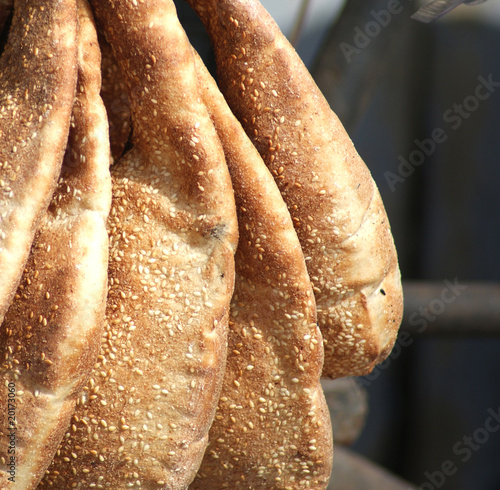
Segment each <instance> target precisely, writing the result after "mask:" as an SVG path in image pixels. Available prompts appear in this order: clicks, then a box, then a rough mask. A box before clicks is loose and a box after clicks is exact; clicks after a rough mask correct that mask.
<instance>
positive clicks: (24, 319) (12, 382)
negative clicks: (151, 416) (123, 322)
mask: <svg viewBox="0 0 500 490" xmlns="http://www.w3.org/2000/svg"><path fill="white" fill-rule="evenodd" d="M83 1H85V0H79V3H80V8H79V31H78V42H79V50H78V53H79V55H78V67H79V84H78V92H77V98H76V101H75V104H74V107H73V115H72V123H71V131H70V135H69V143H68V149H67V151H66V155H65V158H64V163H63V168H62V173H61V177H60V179H59V183H58V186H57V188H56V191H55V194H54V196H53V199H52V202H51V204H50V207H49V210H48V212H47V213H46V215H45V216H44V218H43V220H42V222H41V225H40V228H39V230H38V232H37V233H36V235H35V240H34V242H33V247H32V249H31V254H30V256H29V259H28V262H27V264H26V268H25V271H24V274H23V276H22V279H21V284H20V286H19V288H18V290H17V293H16V295H15V298H14V301H13V303H12V305H11V306H10V308H9V310H8V311H7V314H6V315H5V319H4V322H3V324H2V325H1V328H0V356H1V359H2V365H1V367H0V379H1V381H2V383H1V384H2V389H3V390H4V392H3V393H4V398H5V399H7V396H6V395H7V393H9V398H8V400H9V410H7V403H6V404H5V410H2V411H1V412H0V443H1V444H0V458H1V461H2V466H1V468H0V488H5V489H7V488H9V489H13V490H15V489H19V490H26V489H33V488H36V486H37V484H38V482H39V480H40V479H41V478H42V476H43V475H44V473H45V470H46V469H47V467H48V466H49V464H50V462H51V460H52V457H53V456H54V453H55V452H56V450H57V447H58V446H59V443H60V441H61V439H62V437H63V435H64V433H65V431H66V430H67V428H68V425H69V422H70V417H71V416H72V414H73V411H74V408H75V404H76V400H77V398H78V396H79V393H80V390H81V389H82V388H83V385H84V384H85V383H86V382H87V379H88V376H89V374H90V370H91V369H92V367H93V365H94V363H95V362H96V360H97V353H98V349H99V347H100V344H101V337H102V333H103V328H104V312H105V305H106V293H107V264H108V235H107V232H106V220H107V216H108V213H109V208H110V205H111V177H110V174H109V139H108V133H107V120H106V112H105V110H104V106H103V104H102V101H101V100H100V98H99V89H100V80H101V77H100V58H99V49H98V46H97V38H96V34H95V29H94V27H93V21H92V18H91V12H90V11H89V9H88V6H87V9H86V8H85V4H84V5H81V4H82V3H83ZM11 395H12V396H11Z"/></svg>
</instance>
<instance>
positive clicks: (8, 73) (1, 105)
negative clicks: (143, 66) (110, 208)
mask: <svg viewBox="0 0 500 490" xmlns="http://www.w3.org/2000/svg"><path fill="white" fill-rule="evenodd" d="M76 30H77V27H76V6H75V0H57V1H48V0H16V2H15V5H14V16H13V20H12V26H11V28H10V31H9V38H8V42H7V45H6V47H5V50H4V52H3V53H2V56H1V58H0V321H2V319H3V317H4V315H5V312H6V311H7V308H8V307H9V305H10V303H11V301H12V298H13V297H14V294H15V292H16V288H17V286H18V285H19V281H20V278H21V274H22V271H23V267H24V264H25V263H26V260H27V258H28V254H29V251H30V247H31V243H32V241H33V237H34V234H35V231H36V229H37V227H38V224H39V221H40V219H41V217H42V216H43V214H44V213H45V211H46V210H47V206H48V204H49V202H50V199H51V198H52V194H53V192H54V189H55V186H56V182H57V178H58V176H59V173H60V171H61V164H62V158H63V155H64V150H65V148H66V142H67V139H68V131H69V122H70V117H71V108H72V106H73V97H74V93H75V86H76V78H77V74H76Z"/></svg>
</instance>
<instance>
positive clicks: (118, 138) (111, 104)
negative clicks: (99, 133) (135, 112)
mask: <svg viewBox="0 0 500 490" xmlns="http://www.w3.org/2000/svg"><path fill="white" fill-rule="evenodd" d="M99 45H100V47H101V53H102V63H101V72H102V88H101V97H102V100H103V101H104V105H105V106H106V112H107V113H108V121H109V141H110V146H111V156H112V158H113V162H114V161H116V160H118V159H119V158H120V157H121V156H122V154H123V151H124V150H125V146H126V144H127V142H128V140H129V137H130V132H131V126H130V101H129V97H128V93H127V89H126V87H125V80H124V78H123V75H122V73H121V71H120V67H119V66H118V64H117V63H116V60H115V56H114V54H113V50H112V49H111V46H110V45H109V44H108V42H107V41H106V39H105V37H104V35H100V36H99Z"/></svg>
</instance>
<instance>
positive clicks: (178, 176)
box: [43, 0, 237, 490]
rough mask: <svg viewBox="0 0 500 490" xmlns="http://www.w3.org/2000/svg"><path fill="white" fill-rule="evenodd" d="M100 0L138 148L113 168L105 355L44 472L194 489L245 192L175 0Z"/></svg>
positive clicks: (217, 380)
mask: <svg viewBox="0 0 500 490" xmlns="http://www.w3.org/2000/svg"><path fill="white" fill-rule="evenodd" d="M94 8H95V12H96V16H97V17H98V19H99V21H100V23H101V25H102V26H103V27H104V32H105V34H106V37H107V39H108V41H109V42H110V44H111V46H112V47H113V50H114V52H115V54H116V58H117V61H118V63H119V65H120V69H121V70H122V73H123V74H124V76H125V81H126V84H127V87H128V91H129V95H130V99H131V104H132V105H131V107H132V123H133V140H132V142H133V147H132V149H131V150H130V151H129V152H128V153H126V154H125V155H124V156H123V157H122V158H121V159H120V161H118V162H117V163H116V164H115V165H113V167H112V178H113V201H112V208H111V216H110V220H109V227H108V228H109V234H110V266H109V283H110V289H109V294H108V305H107V322H108V326H107V330H106V333H105V335H104V337H103V341H102V346H101V352H100V356H99V361H98V363H97V364H96V366H95V368H94V371H93V373H92V375H91V378H90V381H89V384H88V385H87V386H86V387H85V389H84V394H83V396H82V397H81V400H80V402H79V405H78V406H77V409H76V411H75V415H74V417H73V420H72V429H71V430H70V431H68V433H67V435H66V436H65V438H64V440H63V443H62V445H61V447H60V449H59V450H58V453H57V455H56V457H55V458H54V461H53V464H52V465H51V466H50V467H49V472H48V475H47V477H46V478H45V479H44V480H43V483H44V484H45V485H49V484H50V485H52V486H53V487H54V488H57V489H66V488H82V489H87V488H94V487H96V488H99V487H109V488H112V489H114V490H118V489H125V488H130V487H137V488H143V489H158V488H168V489H184V488H186V487H187V485H188V484H189V483H190V482H191V481H192V479H193V478H194V476H195V474H196V471H197V469H198V467H199V465H200V463H201V460H202V457H203V454H204V451H205V448H206V445H207V441H208V430H209V428H210V425H211V423H212V420H213V417H214V413H215V409H216V406H217V401H218V399H219V394H220V388H221V383H222V377H223V372H224V367H225V362H226V347H227V320H228V311H229V302H230V298H231V295H232V291H233V286H234V251H235V249H236V240H237V223H236V210H235V204H234V196H233V192H232V188H231V181H230V177H229V173H228V170H227V167H226V165H225V160H224V154H223V152H222V148H221V146H220V142H219V141H218V139H217V135H216V133H215V129H214V127H213V124H212V122H211V120H210V118H209V116H208V113H207V111H206V109H205V107H204V106H203V104H201V102H200V100H199V95H198V88H197V80H196V73H195V69H194V60H193V56H192V52H191V47H190V45H189V43H188V41H187V38H186V36H185V33H184V31H183V30H182V28H181V26H180V24H179V23H178V20H177V16H176V12H175V7H174V5H173V2H172V1H170V0H156V1H150V2H148V3H142V2H137V3H135V4H132V3H130V2H113V1H111V0H108V1H102V0H96V1H95V2H94Z"/></svg>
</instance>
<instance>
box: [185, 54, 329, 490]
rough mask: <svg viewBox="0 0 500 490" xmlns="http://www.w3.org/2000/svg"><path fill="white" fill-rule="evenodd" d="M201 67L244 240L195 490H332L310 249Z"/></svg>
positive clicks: (202, 84) (204, 93)
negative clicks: (220, 379) (306, 252)
mask: <svg viewBox="0 0 500 490" xmlns="http://www.w3.org/2000/svg"><path fill="white" fill-rule="evenodd" d="M197 72H198V77H199V80H200V87H202V97H203V101H204V102H205V104H206V105H207V107H208V109H209V113H210V115H211V117H212V119H213V121H214V123H215V126H216V129H217V132H218V134H219V137H220V139H221V142H222V145H223V148H224V152H225V155H226V160H227V163H228V166H229V169H230V172H231V177H232V182H233V187H234V191H235V196H236V204H237V209H238V221H239V229H240V241H239V245H238V250H237V252H236V256H235V264H236V283H235V290H234V295H233V298H232V301H231V310H230V320H229V327H230V328H229V347H228V361H227V367H226V374H225V377H224V383H223V388H222V393H221V398H220V401H219V406H218V409H217V414H216V417H215V421H214V423H213V425H212V428H211V429H210V435H209V446H208V448H207V452H206V454H205V458H204V459H203V462H202V465H201V467H200V470H199V472H198V475H197V478H196V479H195V481H194V482H193V484H192V485H191V487H190V488H191V489H213V488H217V489H219V488H230V489H233V488H242V489H258V488H259V489H261V488H273V489H283V490H284V489H295V488H311V489H312V488H314V489H320V488H326V487H327V485H328V480H329V478H330V473H331V467H332V451H333V440H332V433H331V427H330V416H329V413H328V408H327V406H326V402H325V398H324V395H323V391H322V388H321V385H320V382H319V378H320V375H321V370H322V366H323V340H322V337H321V333H320V331H319V329H318V327H317V325H316V310H315V302H314V295H313V291H312V287H311V283H310V280H309V276H308V274H307V269H306V265H305V261H304V256H303V254H302V249H301V247H300V243H299V241H298V238H297V235H296V233H295V230H294V228H293V224H292V220H291V218H290V214H289V212H288V210H287V208H286V205H285V203H284V202H283V199H282V197H281V195H280V193H279V190H278V188H277V186H276V184H275V182H274V180H273V178H272V176H271V174H270V172H269V171H268V169H267V168H266V166H265V165H264V162H263V161H262V159H261V158H260V156H259V154H258V152H257V150H256V149H255V147H254V146H253V145H252V143H251V142H250V140H249V139H248V137H247V136H246V134H245V132H244V130H243V128H242V127H241V125H240V124H239V123H238V121H237V120H236V118H235V117H234V115H233V114H232V113H231V111H230V109H229V107H228V106H227V104H226V102H225V100H224V97H223V96H222V94H221V93H220V92H219V90H218V88H217V85H216V83H215V81H214V80H213V79H212V78H211V76H210V74H209V73H208V71H207V70H206V68H205V66H204V65H203V63H202V62H201V60H199V59H198V62H197Z"/></svg>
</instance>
